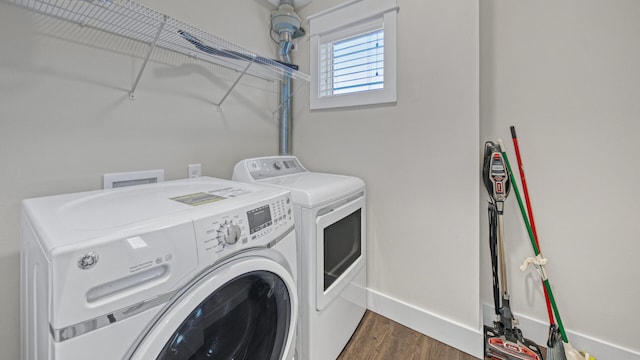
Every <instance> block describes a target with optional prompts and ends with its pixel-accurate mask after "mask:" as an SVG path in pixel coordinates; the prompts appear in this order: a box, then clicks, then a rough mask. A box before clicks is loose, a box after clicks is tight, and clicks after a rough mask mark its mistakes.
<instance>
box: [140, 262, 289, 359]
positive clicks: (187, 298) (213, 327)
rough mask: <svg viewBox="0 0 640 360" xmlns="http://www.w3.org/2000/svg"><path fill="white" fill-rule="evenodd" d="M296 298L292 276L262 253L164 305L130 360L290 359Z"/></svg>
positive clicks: (211, 275) (210, 275)
mask: <svg viewBox="0 0 640 360" xmlns="http://www.w3.org/2000/svg"><path fill="white" fill-rule="evenodd" d="M297 308H298V300H297V296H296V287H295V283H294V280H293V279H292V277H291V275H290V274H289V272H288V271H287V270H286V269H285V268H284V267H282V266H281V265H280V264H278V263H277V262H275V261H272V260H269V259H267V258H264V257H250V258H245V259H241V260H235V261H233V262H231V263H228V264H225V265H223V266H221V267H219V268H217V269H215V270H213V271H211V272H209V273H207V274H205V275H204V276H202V277H201V278H200V279H199V280H197V281H195V282H194V283H192V284H191V286H189V287H188V288H187V289H185V291H183V292H182V294H181V295H179V296H178V297H176V299H175V300H174V301H173V302H172V303H171V304H170V305H168V306H167V307H166V308H165V310H164V311H162V312H161V314H160V315H159V316H158V317H157V318H156V320H155V321H154V322H153V323H152V325H151V326H150V327H149V329H148V331H147V332H146V333H145V334H144V335H143V336H142V337H141V340H140V341H139V342H138V345H137V346H136V347H134V348H133V349H132V354H131V356H130V357H129V358H130V359H140V360H142V359H144V360H148V359H158V360H159V359H162V360H169V359H171V360H178V359H179V360H187V359H225V360H226V359H237V360H242V359H265V360H267V359H270V360H280V359H289V358H291V357H292V355H293V348H294V339H295V329H296V319H297V317H298V313H297Z"/></svg>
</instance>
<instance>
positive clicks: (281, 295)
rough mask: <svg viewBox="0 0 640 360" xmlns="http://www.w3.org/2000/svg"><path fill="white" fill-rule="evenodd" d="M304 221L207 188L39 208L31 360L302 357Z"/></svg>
mask: <svg viewBox="0 0 640 360" xmlns="http://www.w3.org/2000/svg"><path fill="white" fill-rule="evenodd" d="M292 212H293V209H292V204H291V197H290V193H289V192H288V191H284V190H277V189H273V188H268V187H264V186H258V185H251V184H243V183H237V182H232V181H228V180H219V179H212V178H204V177H202V178H196V179H189V180H180V181H172V182H164V183H158V184H152V185H141V186H132V187H127V188H118V189H109V190H101V191H92V192H85V193H76V194H67V195H59V196H51V197H43V198H36V199H29V200H25V201H24V202H23V211H22V222H21V265H20V266H21V304H22V308H21V359H22V360H34V359H38V360H71V359H91V360H116V359H138V360H142V359H185V360H186V359H205V358H206V359H271V360H280V359H291V358H292V357H293V355H294V348H295V332H296V323H297V316H298V298H297V294H296V292H297V289H296V238H295V231H294V220H293V216H292Z"/></svg>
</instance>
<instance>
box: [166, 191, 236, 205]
mask: <svg viewBox="0 0 640 360" xmlns="http://www.w3.org/2000/svg"><path fill="white" fill-rule="evenodd" d="M224 199H226V198H225V197H222V196H218V195H214V194H208V193H204V192H199V193H195V194H189V195H182V196H178V197H174V198H171V200H175V201H179V202H181V203H183V204H187V205H191V206H199V205H205V204H210V203H212V202H216V201H220V200H224Z"/></svg>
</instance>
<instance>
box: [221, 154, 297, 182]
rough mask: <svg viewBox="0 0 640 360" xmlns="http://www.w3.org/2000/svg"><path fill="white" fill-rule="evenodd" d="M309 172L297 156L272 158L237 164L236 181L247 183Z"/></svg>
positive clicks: (255, 159)
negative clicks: (248, 181)
mask: <svg viewBox="0 0 640 360" xmlns="http://www.w3.org/2000/svg"><path fill="white" fill-rule="evenodd" d="M301 172H307V169H305V168H304V167H303V166H302V164H300V161H299V160H298V158H297V157H295V156H271V157H261V158H253V159H246V160H242V161H241V162H239V163H238V164H236V166H235V168H234V171H233V174H234V180H240V181H247V180H259V179H267V178H270V177H275V176H282V175H290V174H296V173H301Z"/></svg>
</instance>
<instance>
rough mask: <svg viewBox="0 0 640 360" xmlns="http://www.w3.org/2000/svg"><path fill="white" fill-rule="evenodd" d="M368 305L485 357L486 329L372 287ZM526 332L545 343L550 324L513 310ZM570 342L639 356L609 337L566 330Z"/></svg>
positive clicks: (488, 311) (489, 316)
mask: <svg viewBox="0 0 640 360" xmlns="http://www.w3.org/2000/svg"><path fill="white" fill-rule="evenodd" d="M367 307H368V308H369V309H370V310H371V311H374V312H376V313H378V314H380V315H382V316H385V317H388V318H389V319H391V320H393V321H396V322H398V323H400V324H402V325H404V326H406V327H409V328H411V329H413V330H415V331H418V332H420V333H422V334H425V335H427V336H429V337H431V338H434V339H436V340H438V341H441V342H443V343H445V344H447V345H449V346H452V347H454V348H456V349H458V350H460V351H464V352H465V353H467V354H470V355H473V356H475V357H477V358H479V359H482V358H484V331H483V330H481V329H473V328H471V327H469V326H466V325H462V324H459V323H457V322H455V321H452V320H451V319H447V318H444V317H442V316H439V315H436V314H433V313H431V312H429V311H427V310H424V309H420V308H418V307H416V306H413V305H411V304H407V303H404V302H402V301H400V300H397V299H394V298H392V297H390V296H388V295H386V294H382V293H380V292H377V291H375V290H372V289H367ZM481 309H482V318H483V322H484V325H488V326H492V325H493V319H494V311H493V304H482V306H481ZM514 315H515V316H516V318H517V319H518V321H519V322H520V324H519V325H518V327H519V328H520V329H521V330H522V333H523V335H524V336H525V337H526V338H528V339H531V340H533V341H535V342H536V343H538V344H540V345H541V346H546V342H547V331H548V329H549V324H548V323H546V322H542V321H540V320H537V319H533V318H530V317H527V316H522V315H519V314H517V313H516V314H514ZM566 332H567V336H568V337H569V341H570V342H571V345H573V347H574V348H576V349H584V350H587V351H589V353H591V355H593V356H594V357H595V358H596V359H598V360H640V352H637V351H634V350H630V349H625V348H623V347H620V346H617V345H615V344H611V343H608V342H606V341H603V340H600V339H595V338H593V337H590V336H587V335H584V334H580V333H578V332H575V331H571V330H570V329H567V330H566Z"/></svg>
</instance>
